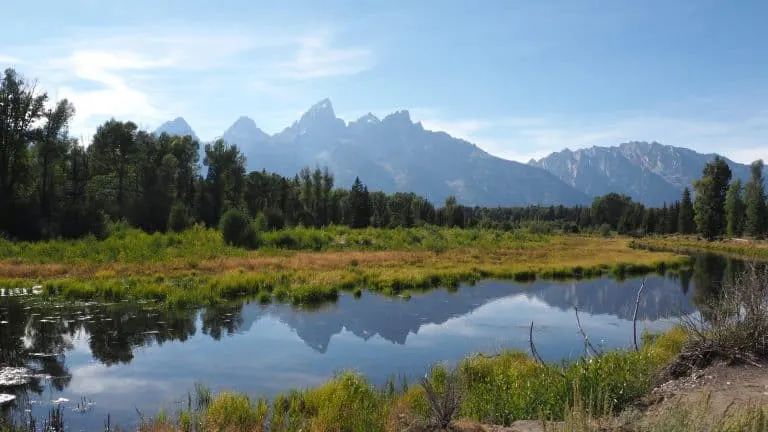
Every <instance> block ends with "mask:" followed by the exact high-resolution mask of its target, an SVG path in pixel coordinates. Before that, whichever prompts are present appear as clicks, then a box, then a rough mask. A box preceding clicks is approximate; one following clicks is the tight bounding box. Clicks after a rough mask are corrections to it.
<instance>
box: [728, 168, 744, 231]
mask: <svg viewBox="0 0 768 432" xmlns="http://www.w3.org/2000/svg"><path fill="white" fill-rule="evenodd" d="M725 216H726V223H727V225H726V230H725V232H726V234H728V235H729V236H731V237H736V236H740V235H741V233H742V231H743V228H744V201H743V200H742V198H741V180H739V179H734V180H733V181H732V182H731V185H730V186H729V187H728V192H726V194H725Z"/></svg>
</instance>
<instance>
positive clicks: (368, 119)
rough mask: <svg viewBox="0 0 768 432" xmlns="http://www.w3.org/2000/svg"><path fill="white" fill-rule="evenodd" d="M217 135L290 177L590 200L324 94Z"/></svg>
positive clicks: (515, 201)
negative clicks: (271, 129)
mask: <svg viewBox="0 0 768 432" xmlns="http://www.w3.org/2000/svg"><path fill="white" fill-rule="evenodd" d="M166 129H167V128H166ZM222 138H223V139H224V140H225V141H227V142H228V143H230V144H236V145H238V147H239V148H240V149H241V151H242V152H243V153H244V154H245V156H246V158H247V161H248V162H247V164H248V169H249V170H262V169H265V170H267V171H274V172H277V173H280V174H282V175H284V176H293V175H295V174H296V173H297V172H298V171H299V170H300V169H301V168H302V167H304V166H327V167H328V168H329V169H330V170H331V171H332V172H333V173H334V175H335V176H336V184H337V185H340V186H349V185H351V184H352V182H353V181H354V179H355V177H357V176H359V177H360V178H361V180H363V182H364V183H366V184H367V186H368V188H369V189H370V190H382V191H384V192H388V193H391V192H398V191H399V192H415V193H417V194H419V195H422V196H425V197H427V198H428V199H430V200H431V201H433V202H435V203H438V204H440V203H442V202H443V201H444V200H445V199H446V198H447V197H449V196H451V195H453V196H456V198H457V200H458V201H459V202H461V203H463V204H468V205H485V206H496V205H507V206H512V205H530V204H564V205H575V204H588V203H589V202H590V201H591V199H590V197H588V196H587V195H586V194H584V193H582V192H580V191H578V190H576V189H575V188H573V187H571V186H569V185H567V184H565V183H564V182H563V181H561V180H560V179H558V178H557V177H555V176H554V175H552V174H550V173H549V172H547V171H545V170H542V169H539V168H537V167H533V166H530V165H526V164H521V163H518V162H514V161H508V160H505V159H501V158H498V157H495V156H492V155H490V154H488V153H486V152H485V151H483V150H482V149H480V148H478V147H477V146H476V145H474V144H472V143H470V142H467V141H465V140H461V139H458V138H454V137H451V136H450V135H448V134H446V133H444V132H434V131H429V130H426V129H424V128H423V126H422V125H421V123H418V122H417V123H414V122H413V121H412V120H411V117H410V114H409V113H408V111H398V112H395V113H393V114H390V115H388V116H386V117H384V118H383V119H381V120H379V119H378V118H376V117H375V116H374V115H373V114H367V115H365V116H363V117H361V118H360V119H358V120H356V121H353V122H350V123H349V124H347V123H346V122H345V121H344V120H342V119H340V118H338V117H337V116H336V114H335V112H334V110H333V105H332V104H331V101H330V100H328V99H324V100H322V101H320V102H318V103H317V104H315V105H313V106H312V107H311V108H310V109H309V110H308V111H307V112H306V113H305V114H304V115H302V116H301V118H300V119H299V120H297V121H296V122H294V123H293V124H292V125H291V126H289V127H287V128H285V129H284V130H282V131H281V132H278V133H276V134H274V135H272V136H269V135H267V134H266V133H264V132H263V131H262V130H260V129H259V128H258V127H257V126H256V124H255V122H253V120H251V119H248V118H244V117H241V118H240V119H238V120H237V121H236V122H235V124H233V125H232V127H230V128H229V129H228V130H227V131H226V132H225V133H224V134H223V135H222Z"/></svg>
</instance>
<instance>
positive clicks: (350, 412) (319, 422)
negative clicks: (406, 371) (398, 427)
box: [270, 372, 392, 432]
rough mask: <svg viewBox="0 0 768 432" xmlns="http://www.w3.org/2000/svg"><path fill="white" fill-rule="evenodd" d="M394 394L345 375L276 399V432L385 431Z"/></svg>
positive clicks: (274, 417) (273, 428)
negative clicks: (300, 431) (304, 431)
mask: <svg viewBox="0 0 768 432" xmlns="http://www.w3.org/2000/svg"><path fill="white" fill-rule="evenodd" d="M391 398H392V394H391V393H390V392H387V391H385V390H383V389H377V388H376V387H374V386H372V385H371V384H369V383H368V382H367V381H366V380H365V378H363V377H362V376H361V375H359V374H357V373H354V372H343V373H340V374H338V375H337V376H335V377H334V378H332V379H331V380H330V381H328V382H327V383H325V384H323V385H321V386H320V387H317V388H314V389H310V390H306V391H303V392H291V393H289V394H288V395H283V396H280V397H278V398H276V399H275V401H274V403H273V412H272V418H271V421H270V424H271V426H272V429H271V430H274V431H293V430H308V431H349V432H353V431H362V432H365V431H382V430H384V424H385V422H386V417H387V413H388V409H389V408H388V407H389V405H390V401H391Z"/></svg>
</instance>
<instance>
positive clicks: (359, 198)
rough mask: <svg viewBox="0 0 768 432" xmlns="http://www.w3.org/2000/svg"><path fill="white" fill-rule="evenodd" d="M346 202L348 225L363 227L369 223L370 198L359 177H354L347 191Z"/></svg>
mask: <svg viewBox="0 0 768 432" xmlns="http://www.w3.org/2000/svg"><path fill="white" fill-rule="evenodd" d="M348 203H349V204H348V207H349V213H350V226H351V227H352V228H365V227H367V226H368V225H370V223H371V199H370V195H369V193H368V187H366V186H365V185H363V183H362V182H361V181H360V178H359V177H355V182H354V184H352V189H350V191H349V197H348Z"/></svg>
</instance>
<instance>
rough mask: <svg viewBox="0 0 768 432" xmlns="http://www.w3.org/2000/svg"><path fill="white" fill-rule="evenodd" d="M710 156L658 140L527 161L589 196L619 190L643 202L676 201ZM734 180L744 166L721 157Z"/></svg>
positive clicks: (744, 170)
mask: <svg viewBox="0 0 768 432" xmlns="http://www.w3.org/2000/svg"><path fill="white" fill-rule="evenodd" d="M715 156H716V155H715V154H712V153H711V154H702V153H697V152H695V151H693V150H690V149H687V148H683V147H673V146H669V145H662V144H659V143H657V142H651V143H647V142H628V143H624V144H621V145H619V146H615V147H591V148H587V149H582V150H576V151H571V150H568V149H566V150H563V151H561V152H557V153H552V154H550V155H549V156H547V157H545V158H542V159H539V160H538V161H536V160H532V161H530V162H529V163H528V164H529V165H531V166H535V167H539V168H542V169H545V170H547V171H549V172H550V173H552V174H554V175H556V176H557V177H558V178H559V179H560V180H562V181H564V182H565V183H567V184H568V185H570V186H572V187H574V188H576V189H578V190H580V191H581V192H584V193H586V194H587V195H590V196H600V195H605V194H606V193H609V192H619V193H623V194H626V195H629V196H631V197H632V199H634V200H636V201H640V202H643V203H645V204H647V205H652V206H661V205H662V204H663V203H665V202H666V203H671V202H673V201H676V200H678V199H680V196H681V194H682V191H683V189H684V188H686V187H691V185H692V184H693V181H694V180H696V179H697V178H699V177H701V173H702V170H703V169H704V165H706V163H707V162H709V161H711V160H712V158H714V157H715ZM724 159H725V161H726V163H727V164H728V166H729V167H730V168H731V172H732V174H733V178H740V179H741V180H742V182H746V181H747V180H748V179H749V177H750V171H749V167H748V166H747V165H743V164H739V163H736V162H734V161H732V160H730V159H728V158H724Z"/></svg>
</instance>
